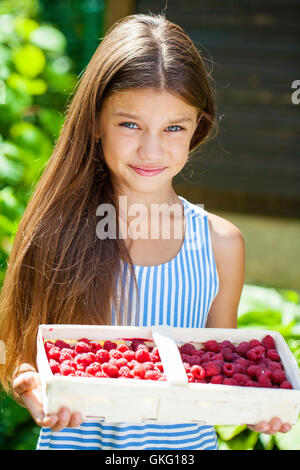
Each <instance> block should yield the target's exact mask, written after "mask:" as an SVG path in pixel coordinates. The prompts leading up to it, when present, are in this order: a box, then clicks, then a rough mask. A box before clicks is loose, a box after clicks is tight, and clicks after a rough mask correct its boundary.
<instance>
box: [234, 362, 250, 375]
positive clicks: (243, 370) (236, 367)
mask: <svg viewBox="0 0 300 470" xmlns="http://www.w3.org/2000/svg"><path fill="white" fill-rule="evenodd" d="M246 372H247V368H246V367H244V366H242V364H240V363H239V362H238V363H237V362H235V363H234V373H235V374H246Z"/></svg>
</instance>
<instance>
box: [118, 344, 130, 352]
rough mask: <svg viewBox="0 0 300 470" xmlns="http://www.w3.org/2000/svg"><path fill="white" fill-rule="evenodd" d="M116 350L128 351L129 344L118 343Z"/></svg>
mask: <svg viewBox="0 0 300 470" xmlns="http://www.w3.org/2000/svg"><path fill="white" fill-rule="evenodd" d="M117 350H118V351H120V352H121V353H124V352H125V351H129V346H127V344H125V343H121V344H118V346H117Z"/></svg>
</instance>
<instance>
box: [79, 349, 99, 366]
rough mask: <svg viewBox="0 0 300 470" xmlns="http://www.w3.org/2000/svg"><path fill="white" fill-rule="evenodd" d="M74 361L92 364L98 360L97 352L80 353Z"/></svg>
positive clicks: (84, 364)
mask: <svg viewBox="0 0 300 470" xmlns="http://www.w3.org/2000/svg"><path fill="white" fill-rule="evenodd" d="M74 361H75V362H76V364H81V365H83V366H85V367H87V366H89V365H90V364H92V362H96V354H94V353H91V352H89V353H82V354H78V356H76V357H75V359H74Z"/></svg>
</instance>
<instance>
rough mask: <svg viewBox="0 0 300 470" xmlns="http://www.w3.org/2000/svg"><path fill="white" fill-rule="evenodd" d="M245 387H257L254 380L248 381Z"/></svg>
mask: <svg viewBox="0 0 300 470" xmlns="http://www.w3.org/2000/svg"><path fill="white" fill-rule="evenodd" d="M245 387H258V384H257V383H256V382H254V380H248V382H247V383H246V385H245Z"/></svg>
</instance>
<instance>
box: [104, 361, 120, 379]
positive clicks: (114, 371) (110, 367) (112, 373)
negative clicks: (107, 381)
mask: <svg viewBox="0 0 300 470" xmlns="http://www.w3.org/2000/svg"><path fill="white" fill-rule="evenodd" d="M102 367H103V366H102ZM105 373H106V374H107V375H108V376H109V377H111V378H113V379H115V378H116V377H118V376H119V369H118V367H117V366H115V365H114V364H110V363H108V364H107V367H106V370H105Z"/></svg>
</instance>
